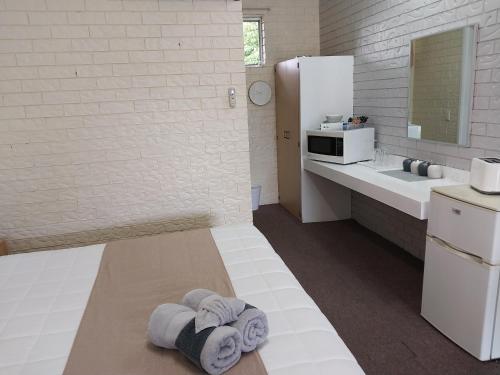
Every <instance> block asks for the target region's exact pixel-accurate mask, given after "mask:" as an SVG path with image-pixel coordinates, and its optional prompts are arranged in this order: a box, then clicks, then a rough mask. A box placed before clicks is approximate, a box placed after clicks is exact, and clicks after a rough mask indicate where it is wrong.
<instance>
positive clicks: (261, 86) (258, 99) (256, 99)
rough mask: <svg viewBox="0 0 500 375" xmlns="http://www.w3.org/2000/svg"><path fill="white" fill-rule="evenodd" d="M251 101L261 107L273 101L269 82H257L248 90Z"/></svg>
mask: <svg viewBox="0 0 500 375" xmlns="http://www.w3.org/2000/svg"><path fill="white" fill-rule="evenodd" d="M248 97H249V98H250V101H251V102H252V103H253V104H255V105H259V106H263V105H266V104H267V103H269V102H270V101H271V97H272V89H271V86H269V84H268V83H267V82H264V81H255V82H254V83H252V84H251V85H250V88H249V89H248Z"/></svg>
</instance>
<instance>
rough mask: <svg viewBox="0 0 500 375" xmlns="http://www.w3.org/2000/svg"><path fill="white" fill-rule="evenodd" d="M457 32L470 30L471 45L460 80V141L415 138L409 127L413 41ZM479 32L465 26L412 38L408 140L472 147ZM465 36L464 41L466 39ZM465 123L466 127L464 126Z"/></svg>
mask: <svg viewBox="0 0 500 375" xmlns="http://www.w3.org/2000/svg"><path fill="white" fill-rule="evenodd" d="M456 30H470V35H468V36H467V37H468V38H470V39H469V40H470V41H471V43H466V45H464V48H463V50H462V72H461V80H460V108H459V122H458V127H459V129H458V139H457V142H456V143H449V142H443V141H435V140H432V139H423V138H413V137H410V135H409V131H410V129H409V126H410V125H413V124H411V123H410V113H411V102H412V87H413V82H412V65H411V61H412V57H413V56H412V55H413V48H412V44H413V41H415V40H417V39H421V38H426V37H430V36H434V35H439V34H442V33H446V32H449V31H456ZM478 31H479V25H478V24H472V25H464V26H460V27H454V28H451V29H447V30H440V31H437V32H434V33H431V34H424V35H422V36H418V37H415V38H411V39H410V42H409V54H408V108H407V109H408V114H407V119H406V128H407V132H406V138H407V139H412V140H415V141H419V142H428V143H436V144H443V145H448V146H449V145H452V146H453V145H455V146H458V147H471V144H470V134H471V129H472V110H473V106H474V89H475V76H476V58H477V43H478ZM465 37H466V36H465V35H464V39H465ZM464 123H465V125H464Z"/></svg>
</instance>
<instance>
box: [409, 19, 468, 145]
mask: <svg viewBox="0 0 500 375" xmlns="http://www.w3.org/2000/svg"><path fill="white" fill-rule="evenodd" d="M476 40H477V26H466V27H463V28H460V29H454V30H450V31H445V32H441V33H438V34H433V35H429V36H424V37H420V38H417V39H413V40H411V42H410V74H409V77H410V82H409V88H410V90H409V101H408V104H409V105H408V137H409V138H415V139H422V140H427V141H434V142H444V143H451V144H458V145H462V146H467V145H468V144H469V133H470V118H471V112H472V97H473V92H474V86H473V85H474V64H475V58H476V43H477V42H476Z"/></svg>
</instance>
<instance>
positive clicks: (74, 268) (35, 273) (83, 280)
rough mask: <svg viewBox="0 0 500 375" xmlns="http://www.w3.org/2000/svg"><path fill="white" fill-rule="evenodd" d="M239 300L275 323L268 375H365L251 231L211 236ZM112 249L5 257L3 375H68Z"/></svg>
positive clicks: (1, 272)
mask: <svg viewBox="0 0 500 375" xmlns="http://www.w3.org/2000/svg"><path fill="white" fill-rule="evenodd" d="M211 234H212V237H213V239H214V241H215V244H216V246H217V249H218V251H219V253H220V255H221V258H222V261H223V263H224V266H225V267H226V270H227V272H228V275H229V278H230V281H231V283H232V286H233V289H234V291H235V293H236V296H237V297H239V298H241V299H244V300H246V301H247V302H248V303H250V304H252V305H254V306H258V307H259V308H260V309H262V310H263V311H265V312H266V314H267V315H268V319H269V325H270V327H271V329H270V335H269V338H268V341H267V342H266V343H265V344H264V345H262V346H261V347H260V348H259V354H260V357H261V358H262V361H263V363H264V365H265V368H266V370H267V372H268V374H271V375H281V374H287V375H294V374H342V375H359V374H363V371H362V369H361V368H360V366H359V365H358V363H357V361H356V359H355V358H354V356H353V355H352V354H351V352H350V351H349V349H348V348H347V346H346V345H345V344H344V342H343V341H342V339H341V338H340V337H339V336H338V334H337V332H336V331H335V329H334V328H333V326H332V325H331V324H330V322H329V321H328V320H327V319H326V317H325V316H324V315H323V314H322V313H321V311H320V310H319V308H318V306H317V305H316V304H315V303H314V301H313V300H312V299H311V297H309V296H308V294H307V293H306V292H305V291H304V290H303V288H302V287H301V285H300V284H299V282H298V281H297V279H296V278H295V277H294V276H293V274H292V273H291V272H290V270H289V269H288V268H287V266H286V265H285V263H284V262H283V261H282V260H281V258H280V257H279V256H278V255H277V254H276V252H275V251H274V250H273V248H272V246H271V245H270V244H269V242H268V241H267V240H266V238H265V237H264V236H263V235H262V234H261V233H260V232H259V231H258V229H257V228H255V227H254V226H252V225H250V224H241V225H231V226H223V227H218V228H213V229H211ZM104 248H105V244H101V245H93V246H87V247H81V248H72V249H64V250H51V251H44V252H35V253H27V254H17V255H10V256H5V257H0V375H7V374H8V375H21V374H22V375H27V374H36V375H59V374H62V373H63V371H64V368H65V365H66V362H67V360H68V356H69V354H70V352H71V348H72V345H73V341H74V340H75V335H76V333H77V330H78V327H79V324H80V321H81V319H82V316H83V313H84V311H85V308H86V304H87V301H88V299H89V295H90V293H91V291H92V287H93V284H94V281H95V279H96V276H97V272H98V268H99V264H100V260H101V257H102V254H103V251H104Z"/></svg>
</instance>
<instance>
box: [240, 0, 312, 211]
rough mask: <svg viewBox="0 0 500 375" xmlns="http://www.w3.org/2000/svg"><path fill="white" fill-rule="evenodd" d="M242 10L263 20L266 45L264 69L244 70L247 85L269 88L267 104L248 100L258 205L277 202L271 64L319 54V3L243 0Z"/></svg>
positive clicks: (253, 178) (274, 117)
mask: <svg viewBox="0 0 500 375" xmlns="http://www.w3.org/2000/svg"><path fill="white" fill-rule="evenodd" d="M243 7H244V10H243V12H244V15H248V16H255V15H257V16H262V17H263V21H264V28H265V46H266V51H265V52H266V60H265V64H264V66H262V67H247V69H246V76H247V84H248V86H249V85H250V84H251V83H252V82H255V81H265V82H267V83H269V84H270V85H271V86H272V88H273V97H272V100H271V103H269V104H267V105H265V106H263V107H258V106H256V105H254V104H252V103H251V102H250V101H248V126H249V132H250V150H251V152H250V159H251V175H252V184H254V185H261V186H262V196H261V198H262V199H261V201H262V203H264V204H270V203H277V202H278V170H277V154H276V152H277V151H276V107H275V97H274V65H275V64H276V63H278V62H280V61H285V60H288V59H290V58H294V57H296V56H303V55H315V56H317V55H319V2H318V0H243ZM256 8H261V9H256ZM262 8H269V10H262Z"/></svg>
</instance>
